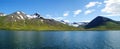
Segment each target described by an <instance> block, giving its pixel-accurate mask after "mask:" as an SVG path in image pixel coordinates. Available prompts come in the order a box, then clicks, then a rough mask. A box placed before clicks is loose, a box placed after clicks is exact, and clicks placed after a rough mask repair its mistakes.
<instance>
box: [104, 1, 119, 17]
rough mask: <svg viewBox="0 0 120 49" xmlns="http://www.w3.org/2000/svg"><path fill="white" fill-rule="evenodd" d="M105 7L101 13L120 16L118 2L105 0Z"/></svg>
mask: <svg viewBox="0 0 120 49" xmlns="http://www.w3.org/2000/svg"><path fill="white" fill-rule="evenodd" d="M104 3H105V7H104V8H103V9H102V12H105V13H109V14H112V15H120V0H105V1H104Z"/></svg>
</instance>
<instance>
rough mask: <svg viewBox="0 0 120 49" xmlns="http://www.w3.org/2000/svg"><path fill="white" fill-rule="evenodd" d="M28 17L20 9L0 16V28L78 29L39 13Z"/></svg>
mask: <svg viewBox="0 0 120 49" xmlns="http://www.w3.org/2000/svg"><path fill="white" fill-rule="evenodd" d="M33 15H34V16H36V17H34V18H29V17H28V15H27V14H25V13H24V12H21V11H17V12H14V13H12V14H9V15H6V16H2V17H0V29H3V30H80V29H79V28H76V27H72V26H69V25H67V24H63V23H61V22H59V21H56V20H54V19H46V18H44V17H41V15H40V14H38V13H35V14H33Z"/></svg>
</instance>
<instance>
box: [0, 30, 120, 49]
mask: <svg viewBox="0 0 120 49" xmlns="http://www.w3.org/2000/svg"><path fill="white" fill-rule="evenodd" d="M0 49H120V31H5V30H1V31H0Z"/></svg>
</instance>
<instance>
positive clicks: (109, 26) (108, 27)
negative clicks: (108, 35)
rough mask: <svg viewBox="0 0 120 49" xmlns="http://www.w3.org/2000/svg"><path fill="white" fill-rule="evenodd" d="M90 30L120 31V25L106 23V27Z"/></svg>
mask: <svg viewBox="0 0 120 49" xmlns="http://www.w3.org/2000/svg"><path fill="white" fill-rule="evenodd" d="M88 30H120V24H117V23H114V22H106V23H105V24H104V25H101V26H97V27H94V28H90V29H88Z"/></svg>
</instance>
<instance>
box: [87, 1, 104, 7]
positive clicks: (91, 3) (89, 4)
mask: <svg viewBox="0 0 120 49" xmlns="http://www.w3.org/2000/svg"><path fill="white" fill-rule="evenodd" d="M100 4H102V3H101V2H89V3H88V4H87V5H86V6H85V7H86V8H91V7H94V6H96V5H100Z"/></svg>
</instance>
